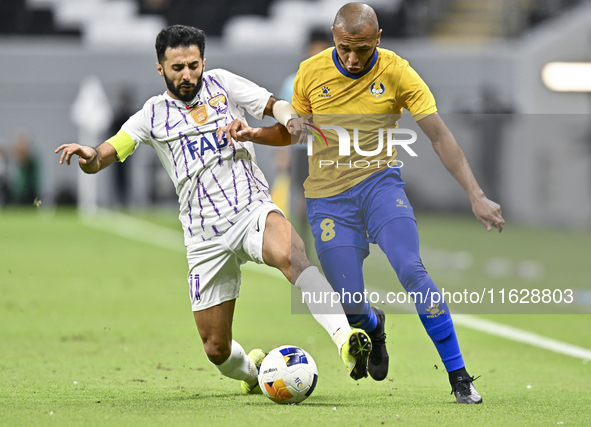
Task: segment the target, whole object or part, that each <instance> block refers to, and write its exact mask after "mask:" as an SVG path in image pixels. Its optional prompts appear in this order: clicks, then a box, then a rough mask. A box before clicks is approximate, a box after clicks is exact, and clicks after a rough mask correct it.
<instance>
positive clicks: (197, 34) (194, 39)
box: [156, 25, 205, 63]
mask: <svg viewBox="0 0 591 427" xmlns="http://www.w3.org/2000/svg"><path fill="white" fill-rule="evenodd" d="M195 45H196V46H197V47H198V48H199V53H201V58H203V54H204V52H205V32H203V30H200V29H199V28H195V27H189V26H187V25H171V26H170V27H167V28H164V29H163V30H162V31H160V33H158V36H157V37H156V56H157V57H158V62H160V63H162V62H163V61H164V56H165V55H164V52H166V49H168V48H172V49H174V48H175V47H179V46H183V47H189V46H195Z"/></svg>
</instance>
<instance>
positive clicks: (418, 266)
mask: <svg viewBox="0 0 591 427" xmlns="http://www.w3.org/2000/svg"><path fill="white" fill-rule="evenodd" d="M394 269H395V270H396V275H397V276H398V280H399V281H400V283H401V284H402V286H403V287H404V289H405V290H407V291H418V290H419V289H418V288H420V286H421V285H422V284H423V283H424V282H425V280H426V278H427V277H428V274H427V270H425V267H424V266H423V263H422V262H421V261H420V260H418V261H416V260H406V261H403V262H400V263H399V264H398V265H397V266H395V268H394Z"/></svg>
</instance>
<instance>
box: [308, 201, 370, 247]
mask: <svg viewBox="0 0 591 427" xmlns="http://www.w3.org/2000/svg"><path fill="white" fill-rule="evenodd" d="M306 208H307V213H308V221H309V222H310V227H311V229H312V234H313V235H314V245H315V247H316V253H317V254H318V256H320V254H322V253H323V252H324V251H327V250H329V249H332V248H336V247H356V248H359V249H361V250H362V251H363V252H364V253H365V255H366V256H367V254H369V244H368V242H367V232H366V228H365V223H364V219H363V215H362V212H361V210H360V209H359V208H358V206H357V205H356V204H355V203H354V202H353V201H352V200H349V199H348V198H346V197H341V196H340V195H337V196H333V197H328V198H322V199H306Z"/></svg>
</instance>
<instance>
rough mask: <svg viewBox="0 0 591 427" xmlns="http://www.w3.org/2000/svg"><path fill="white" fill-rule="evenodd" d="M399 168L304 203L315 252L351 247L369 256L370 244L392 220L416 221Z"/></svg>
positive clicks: (390, 169) (382, 172) (375, 174)
mask: <svg viewBox="0 0 591 427" xmlns="http://www.w3.org/2000/svg"><path fill="white" fill-rule="evenodd" d="M405 184H406V183H405V182H404V180H403V179H402V177H401V176H400V168H389V169H385V170H383V171H380V172H376V173H374V174H373V175H370V176H369V177H368V178H366V179H365V180H363V181H362V182H360V183H359V184H357V185H355V186H353V187H351V188H349V189H348V190H346V191H344V192H342V193H341V194H337V195H336V196H332V197H325V198H321V199H306V210H307V213H308V220H309V221H310V225H311V227H312V234H313V235H314V244H315V246H316V252H317V253H318V255H320V254H321V253H322V252H324V251H326V250H327V249H331V248H335V247H339V246H354V247H357V248H360V249H362V250H363V251H365V256H367V255H368V254H369V243H375V236H377V234H378V233H379V232H380V230H381V229H382V227H383V226H384V225H386V224H387V223H388V222H390V221H391V220H393V219H395V218H401V217H406V218H412V219H415V216H414V212H413V209H412V206H411V205H410V203H409V201H408V198H407V197H406V193H405V192H404V186H405Z"/></svg>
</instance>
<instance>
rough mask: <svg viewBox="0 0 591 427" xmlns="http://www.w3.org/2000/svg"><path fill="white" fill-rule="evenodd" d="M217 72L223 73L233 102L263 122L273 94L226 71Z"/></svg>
mask: <svg viewBox="0 0 591 427" xmlns="http://www.w3.org/2000/svg"><path fill="white" fill-rule="evenodd" d="M216 71H218V72H221V71H223V73H220V74H222V78H223V79H224V81H225V83H226V87H227V88H229V90H228V97H229V98H230V99H231V100H232V102H234V104H236V105H237V106H239V107H241V108H243V109H244V110H246V112H247V113H248V114H250V115H251V116H253V117H254V118H256V119H258V120H261V119H262V118H263V116H264V113H265V107H266V106H267V102H269V98H270V97H271V96H273V94H272V93H271V92H269V91H268V90H267V89H265V88H262V87H260V86H259V85H257V84H256V83H253V82H251V81H250V80H247V79H245V78H244V77H240V76H238V75H236V74H233V73H230V72H229V71H225V70H216Z"/></svg>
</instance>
